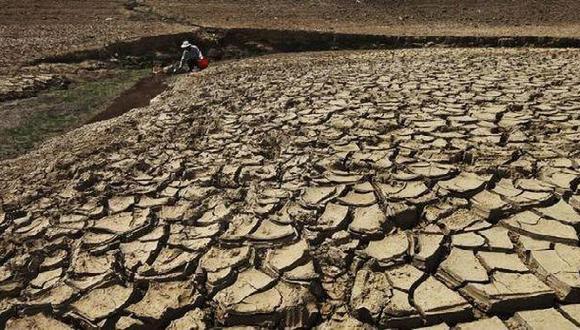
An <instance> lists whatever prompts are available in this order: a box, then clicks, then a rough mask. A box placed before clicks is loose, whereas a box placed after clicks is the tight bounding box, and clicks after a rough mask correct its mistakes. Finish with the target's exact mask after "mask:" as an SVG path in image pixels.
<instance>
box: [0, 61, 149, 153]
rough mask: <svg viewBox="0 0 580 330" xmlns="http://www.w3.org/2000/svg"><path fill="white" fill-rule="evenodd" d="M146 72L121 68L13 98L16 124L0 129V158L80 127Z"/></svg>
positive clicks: (146, 73) (29, 148)
mask: <svg viewBox="0 0 580 330" xmlns="http://www.w3.org/2000/svg"><path fill="white" fill-rule="evenodd" d="M149 73H150V70H147V69H143V70H123V71H119V72H115V73H114V74H113V75H111V76H110V77H107V78H104V79H99V80H95V81H85V82H79V83H73V84H71V85H70V86H69V88H68V89H65V90H52V91H48V92H46V93H43V94H41V95H39V96H37V97H34V98H30V99H26V100H19V101H15V102H14V103H12V104H11V105H10V108H11V109H10V110H9V111H16V112H18V115H17V116H18V120H17V123H16V124H15V125H13V126H11V127H8V128H0V160H1V159H7V158H13V157H16V156H18V155H21V154H23V153H26V152H27V151H29V150H31V149H32V148H34V147H35V146H36V145H37V144H38V143H40V142H42V141H44V140H46V139H48V138H50V137H54V136H57V135H60V134H63V133H66V132H68V131H70V130H72V129H75V128H77V127H80V126H82V125H83V124H84V123H86V122H87V121H88V120H90V119H91V118H92V117H93V116H95V115H96V114H97V113H99V112H101V111H103V110H105V109H106V107H107V106H108V105H109V104H110V103H111V101H112V100H113V99H114V98H116V97H117V96H119V95H120V94H121V93H122V92H123V91H125V90H127V89H129V88H130V87H131V86H133V85H134V84H135V83H136V82H137V81H139V80H140V79H142V78H144V77H145V76H147V75H148V74H149ZM3 106H4V105H2V104H0V107H3ZM0 111H1V110H0ZM4 111H6V110H4Z"/></svg>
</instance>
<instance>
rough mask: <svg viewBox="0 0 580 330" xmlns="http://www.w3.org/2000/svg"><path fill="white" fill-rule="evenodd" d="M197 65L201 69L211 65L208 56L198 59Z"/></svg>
mask: <svg viewBox="0 0 580 330" xmlns="http://www.w3.org/2000/svg"><path fill="white" fill-rule="evenodd" d="M197 66H198V67H199V68H200V69H201V70H203V69H206V68H207V67H208V66H209V60H208V59H207V58H202V59H200V60H197Z"/></svg>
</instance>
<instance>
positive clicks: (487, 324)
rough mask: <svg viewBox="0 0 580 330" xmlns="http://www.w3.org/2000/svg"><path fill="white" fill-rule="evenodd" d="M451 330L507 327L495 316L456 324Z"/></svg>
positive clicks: (506, 329) (499, 329)
mask: <svg viewBox="0 0 580 330" xmlns="http://www.w3.org/2000/svg"><path fill="white" fill-rule="evenodd" d="M452 329H453V330H479V329H485V330H508V327H507V326H506V325H505V324H504V323H503V322H502V321H501V320H500V319H499V318H498V317H497V316H494V317H492V318H489V319H482V320H477V321H473V322H469V323H462V324H458V325H456V326H455V327H453V328H452Z"/></svg>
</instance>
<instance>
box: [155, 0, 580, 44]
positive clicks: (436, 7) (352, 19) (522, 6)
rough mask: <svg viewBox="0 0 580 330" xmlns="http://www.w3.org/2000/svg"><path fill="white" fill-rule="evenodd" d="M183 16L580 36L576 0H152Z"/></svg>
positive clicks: (392, 31)
mask: <svg viewBox="0 0 580 330" xmlns="http://www.w3.org/2000/svg"><path fill="white" fill-rule="evenodd" d="M146 4H147V5H148V6H150V7H151V8H153V10H154V12H156V13H158V14H160V15H162V16H165V17H171V18H173V19H176V20H177V21H180V22H187V23H191V24H200V25H203V26H217V27H259V28H276V29H299V30H322V31H336V32H346V33H373V34H388V35H473V36H478V35H502V36H514V35H532V36H533V35H540V36H546V35H547V36H575V37H578V36H580V2H578V1H575V0H555V1H543V0H521V1H509V0H508V1H505V0H486V1H480V0H461V1H456V0H428V1H426V0H321V1H311V0H308V1H292V0H266V1H262V0H240V1H238V0H217V1H216V0H200V1H176V0H170V1H165V0H147V1H146Z"/></svg>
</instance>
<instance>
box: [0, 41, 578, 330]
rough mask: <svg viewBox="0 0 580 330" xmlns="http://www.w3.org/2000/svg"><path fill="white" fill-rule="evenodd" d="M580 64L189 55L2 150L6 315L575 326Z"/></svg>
mask: <svg viewBox="0 0 580 330" xmlns="http://www.w3.org/2000/svg"><path fill="white" fill-rule="evenodd" d="M578 71H580V51H577V50H526V49H520V50H506V49H495V50H491V49H476V50H473V49H471V50H466V49H447V50H445V49H424V50H401V51H373V52H350V53H347V52H336V53H318V54H302V55H292V56H269V57H264V58H258V59H251V60H243V61H240V62H237V63H230V64H224V65H221V66H215V67H212V68H210V69H208V70H206V71H204V72H203V73H201V74H199V75H198V76H195V77H192V76H184V77H183V78H181V79H179V80H178V81H177V82H176V83H175V85H174V86H173V87H172V89H170V90H168V91H167V92H165V93H163V94H161V95H160V96H158V97H157V98H156V99H154V101H153V103H152V105H151V106H149V107H147V108H144V109H140V110H136V111H131V112H129V113H127V114H125V115H123V116H121V117H119V118H115V119H113V120H110V121H105V122H101V123H96V124H93V125H89V126H86V127H83V128H80V129H78V130H75V131H73V132H71V133H68V134H66V135H65V136H63V137H60V138H58V139H54V140H52V141H50V142H49V143H47V144H45V145H44V146H43V147H42V148H41V149H39V150H38V151H35V152H33V153H31V154H28V155H25V156H23V157H21V158H19V159H16V160H11V161H5V162H2V163H0V198H1V199H0V232H1V233H2V234H1V235H2V240H1V243H0V244H1V245H0V320H1V322H6V323H5V324H4V325H5V326H6V328H8V329H18V328H34V327H37V328H54V329H57V328H59V329H60V328H64V329H66V328H92V327H103V328H117V329H127V328H139V327H145V326H149V327H151V326H154V327H159V328H163V327H167V328H168V329H189V328H196V327H197V328H204V327H213V326H225V327H230V326H232V327H233V326H266V327H288V328H305V327H312V326H318V327H320V328H321V329H335V328H341V327H342V328H349V329H350V328H360V329H368V328H374V327H379V328H416V327H421V326H432V325H433V326H436V327H435V328H437V329H447V328H449V326H457V329H477V328H486V329H491V328H494V329H496V328H497V329H505V328H510V329H516V328H536V327H537V326H538V325H539V324H546V323H548V324H552V325H554V326H555V327H557V328H558V329H575V328H577V327H578V326H580V305H578V303H580V263H579V260H580V247H579V236H578V235H579V232H578V230H579V229H580V193H579V191H578V184H579V182H580V167H579V166H580V156H579V155H580V150H579V148H578V146H579V142H580V130H579V126H580V98H579V91H580V76H578V74H577V73H578ZM542 322H543V323H542ZM0 325H2V324H0ZM556 325H557V326H556Z"/></svg>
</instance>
